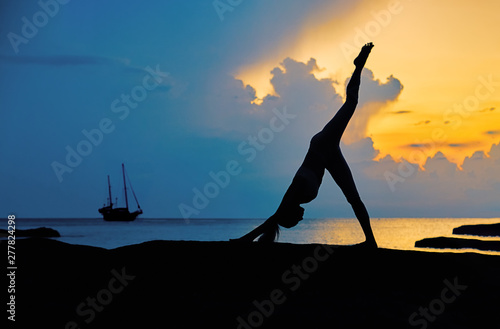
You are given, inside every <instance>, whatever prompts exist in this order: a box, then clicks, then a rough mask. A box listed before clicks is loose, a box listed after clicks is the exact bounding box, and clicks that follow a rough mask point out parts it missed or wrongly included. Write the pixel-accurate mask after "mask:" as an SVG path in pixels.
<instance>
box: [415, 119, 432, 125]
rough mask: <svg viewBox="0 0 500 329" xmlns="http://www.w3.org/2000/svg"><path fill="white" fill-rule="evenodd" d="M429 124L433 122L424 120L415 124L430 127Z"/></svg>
mask: <svg viewBox="0 0 500 329" xmlns="http://www.w3.org/2000/svg"><path fill="white" fill-rule="evenodd" d="M429 123H431V120H422V121H419V122H417V123H415V126H420V125H428V124H429Z"/></svg>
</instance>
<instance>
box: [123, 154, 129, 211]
mask: <svg viewBox="0 0 500 329" xmlns="http://www.w3.org/2000/svg"><path fill="white" fill-rule="evenodd" d="M122 174H123V188H124V189H125V204H126V207H127V209H128V199H127V183H126V181H125V165H124V164H123V163H122Z"/></svg>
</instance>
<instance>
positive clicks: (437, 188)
mask: <svg viewBox="0 0 500 329" xmlns="http://www.w3.org/2000/svg"><path fill="white" fill-rule="evenodd" d="M415 147H418V145H415ZM352 167H353V171H356V167H357V165H356V164H353V165H352ZM498 172H500V144H494V145H492V146H491V149H490V151H489V152H482V151H477V152H475V153H474V154H473V155H471V156H470V157H467V158H466V159H465V161H464V163H463V164H462V166H461V168H459V167H458V166H457V165H456V164H455V163H453V162H451V161H450V160H448V159H447V158H446V156H445V155H444V154H443V153H441V152H437V153H436V154H435V155H434V156H432V157H428V158H427V160H426V162H425V164H424V165H423V168H420V167H419V166H418V165H416V164H411V163H408V162H406V161H403V162H397V161H395V160H394V159H392V158H391V157H390V156H386V157H385V158H383V159H380V160H378V161H370V162H368V163H364V165H363V168H362V170H358V172H355V176H358V179H357V181H359V182H360V184H359V185H360V186H359V189H360V190H361V191H363V190H364V191H365V193H364V194H365V196H366V200H367V201H368V200H369V201H368V202H367V203H368V204H369V205H370V204H371V207H369V209H370V208H371V209H374V210H377V209H379V210H380V212H386V213H387V210H388V211H389V212H392V214H391V215H392V216H404V217H419V216H428V215H429V210H430V211H432V216H444V217H482V216H485V217H490V216H496V215H497V214H495V213H493V212H492V210H491V207H489V206H487V205H491V204H495V202H498V200H497V199H498V195H500V178H499V176H498ZM367 193H368V194H367ZM481 205H484V207H482V206H481Z"/></svg>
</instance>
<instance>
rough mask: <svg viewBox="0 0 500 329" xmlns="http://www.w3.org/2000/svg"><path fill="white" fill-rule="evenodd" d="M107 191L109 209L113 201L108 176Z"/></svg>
mask: <svg viewBox="0 0 500 329" xmlns="http://www.w3.org/2000/svg"><path fill="white" fill-rule="evenodd" d="M108 190H109V205H110V207H112V206H113V199H112V198H111V183H110V181H109V175H108Z"/></svg>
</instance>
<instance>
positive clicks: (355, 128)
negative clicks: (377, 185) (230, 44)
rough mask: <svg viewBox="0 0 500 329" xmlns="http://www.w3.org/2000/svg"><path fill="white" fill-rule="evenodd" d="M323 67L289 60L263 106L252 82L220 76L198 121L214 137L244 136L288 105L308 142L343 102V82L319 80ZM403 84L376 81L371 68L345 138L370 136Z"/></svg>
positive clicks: (274, 75)
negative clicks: (375, 117)
mask: <svg viewBox="0 0 500 329" xmlns="http://www.w3.org/2000/svg"><path fill="white" fill-rule="evenodd" d="M317 71H320V67H319V66H318V64H317V62H316V60H315V59H314V58H311V59H309V60H308V61H307V62H299V61H296V60H294V59H292V58H285V59H284V60H283V61H282V63H281V64H280V65H279V66H277V67H275V68H274V69H273V70H272V71H271V74H272V76H271V79H270V82H271V84H272V87H273V89H274V92H275V93H274V95H267V96H265V97H264V98H263V99H262V102H261V103H260V104H256V103H255V101H256V100H257V98H256V91H255V89H254V88H253V87H252V86H251V85H244V83H243V82H242V81H241V80H238V79H236V78H234V77H231V76H229V75H221V76H217V77H214V78H213V80H214V83H210V84H209V87H208V89H207V90H206V91H204V93H205V95H206V96H205V98H204V102H203V104H202V105H201V106H202V108H203V114H202V115H201V116H199V117H197V118H196V121H197V122H198V125H199V126H200V127H201V128H203V129H204V130H205V132H206V133H209V134H211V135H219V136H221V135H225V134H230V135H232V136H240V137H239V138H242V137H244V136H245V135H247V134H248V133H251V132H255V131H256V130H257V129H259V127H262V125H263V124H265V123H266V122H268V120H269V119H270V118H271V116H272V115H273V113H272V109H273V108H282V107H284V106H286V107H287V108H288V109H289V112H290V113H295V114H297V115H298V118H299V120H300V121H301V127H302V128H301V129H300V130H297V131H296V135H297V137H296V138H298V139H300V140H302V139H306V140H307V141H308V140H309V138H310V137H311V136H312V135H314V134H315V133H316V132H318V131H319V130H321V129H322V128H323V126H324V125H325V124H326V123H327V122H328V121H329V120H330V119H331V118H332V117H333V115H335V113H336V111H337V110H338V109H339V108H340V107H341V106H342V104H343V98H342V96H341V93H340V92H338V91H337V90H336V88H339V87H340V86H339V84H338V82H337V81H335V80H332V79H327V78H325V79H318V78H316V77H315V75H314V73H315V72H317ZM347 82H348V81H346V83H347ZM340 88H345V86H341V87H340ZM402 88H403V86H402V84H401V82H400V81H399V80H398V79H396V78H395V77H394V76H392V75H391V76H389V77H388V78H387V80H386V81H385V82H381V81H380V80H378V79H375V77H374V75H373V72H372V71H371V70H369V69H367V68H365V70H364V71H363V75H362V81H361V87H360V101H359V104H358V108H357V110H356V114H355V115H354V116H353V118H352V119H351V121H350V123H349V126H348V128H347V130H346V132H345V134H344V142H346V143H347V144H350V143H354V142H357V141H360V140H362V139H363V138H365V137H366V128H367V125H368V122H369V119H370V117H371V116H373V115H374V114H376V113H377V112H378V111H380V110H381V109H382V108H383V107H384V106H385V105H386V104H387V103H388V102H391V101H395V100H396V99H397V97H398V96H399V94H400V93H401V90H402Z"/></svg>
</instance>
